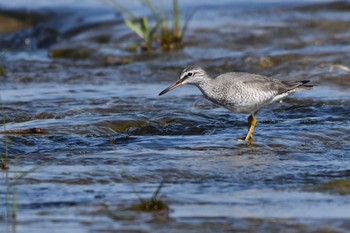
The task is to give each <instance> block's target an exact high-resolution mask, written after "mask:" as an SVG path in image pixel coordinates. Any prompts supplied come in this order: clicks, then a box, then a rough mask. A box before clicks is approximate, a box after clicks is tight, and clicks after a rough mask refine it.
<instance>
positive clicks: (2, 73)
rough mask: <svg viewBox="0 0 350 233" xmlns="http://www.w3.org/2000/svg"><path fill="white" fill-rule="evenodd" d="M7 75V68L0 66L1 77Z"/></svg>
mask: <svg viewBox="0 0 350 233" xmlns="http://www.w3.org/2000/svg"><path fill="white" fill-rule="evenodd" d="M4 75H5V68H4V66H3V65H2V64H0V76H4Z"/></svg>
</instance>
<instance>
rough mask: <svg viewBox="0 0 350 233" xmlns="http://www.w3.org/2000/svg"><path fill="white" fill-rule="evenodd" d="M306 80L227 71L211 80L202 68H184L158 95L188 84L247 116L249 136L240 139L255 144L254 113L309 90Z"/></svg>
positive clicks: (215, 101)
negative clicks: (273, 77) (288, 79)
mask: <svg viewBox="0 0 350 233" xmlns="http://www.w3.org/2000/svg"><path fill="white" fill-rule="evenodd" d="M307 83H309V80H305V81H280V80H278V79H272V78H269V77H265V76H262V75H257V74H249V73H236V72H230V73H225V74H221V75H219V76H217V77H216V78H211V77H210V76H209V75H208V74H207V73H206V72H205V71H204V70H203V69H202V68H200V67H198V66H190V67H187V68H186V69H184V70H183V71H182V73H181V76H180V79H179V80H177V81H176V82H175V83H174V84H172V85H170V86H169V87H168V88H166V89H165V90H163V91H162V92H160V93H159V95H163V94H165V93H167V92H169V91H171V90H173V89H175V88H176V87H178V86H181V85H184V84H191V85H194V86H196V87H198V88H199V90H201V92H202V93H203V95H204V96H205V97H206V98H207V99H208V100H210V101H212V102H213V103H215V104H218V105H221V106H223V107H225V108H227V109H229V110H230V111H232V112H235V113H245V114H250V115H249V117H248V133H247V135H246V136H245V137H244V138H241V139H239V140H242V141H247V142H250V143H252V142H254V140H253V137H252V136H253V132H254V128H255V125H256V118H255V115H256V113H257V112H258V111H259V110H260V109H261V108H263V107H265V106H266V105H269V104H271V103H273V102H276V101H279V100H281V99H283V98H285V97H287V96H288V95H290V94H292V93H294V92H297V91H302V90H309V89H311V87H312V86H313V85H310V84H307Z"/></svg>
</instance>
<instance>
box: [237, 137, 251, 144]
mask: <svg viewBox="0 0 350 233" xmlns="http://www.w3.org/2000/svg"><path fill="white" fill-rule="evenodd" d="M236 140H237V141H239V142H248V144H253V143H254V139H253V137H250V138H248V139H247V138H246V137H243V138H237V139H236Z"/></svg>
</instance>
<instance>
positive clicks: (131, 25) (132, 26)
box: [124, 19, 145, 39]
mask: <svg viewBox="0 0 350 233" xmlns="http://www.w3.org/2000/svg"><path fill="white" fill-rule="evenodd" d="M124 21H125V24H126V25H127V26H128V27H129V28H130V29H131V30H132V31H133V32H135V33H136V34H137V35H138V36H139V37H141V38H142V39H145V35H144V33H143V31H142V29H141V28H140V27H139V26H138V25H137V24H136V23H135V22H133V21H131V20H130V19H125V20H124Z"/></svg>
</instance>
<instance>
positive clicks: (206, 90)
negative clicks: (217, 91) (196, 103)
mask: <svg viewBox="0 0 350 233" xmlns="http://www.w3.org/2000/svg"><path fill="white" fill-rule="evenodd" d="M195 86H197V87H198V88H199V90H200V91H201V92H202V93H203V95H204V96H205V97H206V98H208V99H211V95H210V94H211V93H212V92H213V88H214V84H213V79H212V78H211V77H209V76H208V77H206V78H203V80H202V81H201V82H199V83H196V84H195Z"/></svg>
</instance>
